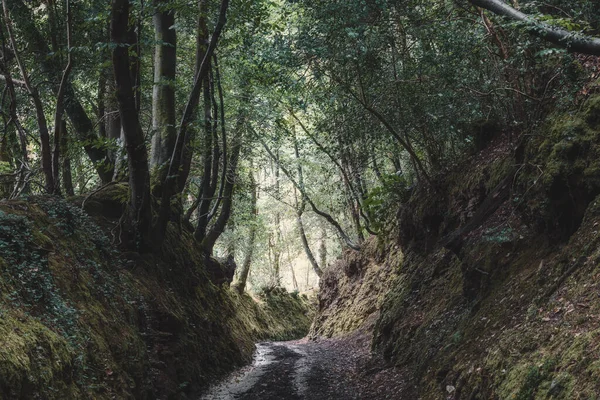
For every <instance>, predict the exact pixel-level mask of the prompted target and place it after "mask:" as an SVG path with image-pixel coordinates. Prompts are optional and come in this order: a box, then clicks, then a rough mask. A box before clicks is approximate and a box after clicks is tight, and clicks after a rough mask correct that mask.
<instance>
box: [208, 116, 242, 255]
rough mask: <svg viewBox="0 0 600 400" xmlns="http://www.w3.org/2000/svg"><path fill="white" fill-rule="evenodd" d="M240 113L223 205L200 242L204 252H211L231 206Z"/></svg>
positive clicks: (240, 122) (235, 172)
mask: <svg viewBox="0 0 600 400" xmlns="http://www.w3.org/2000/svg"><path fill="white" fill-rule="evenodd" d="M240 112H241V113H242V115H240V117H239V118H238V122H237V127H236V137H235V138H234V140H233V145H232V148H231V155H230V158H229V169H228V170H227V172H226V173H227V181H226V183H225V189H224V190H223V205H222V207H221V213H220V214H219V217H218V218H217V220H216V221H215V223H214V225H213V227H212V228H211V230H210V231H209V232H208V233H207V234H206V237H205V238H204V240H202V242H201V247H202V248H203V249H204V252H205V253H206V254H212V253H213V249H214V247H215V243H216V242H217V239H219V237H220V236H221V234H222V233H223V231H224V230H225V226H226V225H227V221H228V220H229V216H230V215H231V210H232V206H233V190H234V188H235V184H236V175H237V166H238V161H239V157H240V151H241V148H242V138H243V127H244V125H245V123H246V120H245V115H243V111H240Z"/></svg>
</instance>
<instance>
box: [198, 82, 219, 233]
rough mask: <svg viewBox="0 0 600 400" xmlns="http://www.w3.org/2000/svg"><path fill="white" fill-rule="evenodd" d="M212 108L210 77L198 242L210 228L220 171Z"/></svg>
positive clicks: (206, 90)
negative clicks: (215, 182) (215, 164)
mask: <svg viewBox="0 0 600 400" xmlns="http://www.w3.org/2000/svg"><path fill="white" fill-rule="evenodd" d="M211 111H212V107H211V95H210V86H209V82H208V76H207V77H206V78H205V80H204V143H203V145H204V172H203V174H202V186H201V190H200V195H199V196H200V205H199V206H198V226H197V228H196V232H195V237H196V240H198V241H200V242H201V241H202V240H204V237H205V236H206V228H207V227H208V212H209V210H210V205H211V202H212V201H213V196H214V195H215V191H214V190H213V187H212V185H211V183H212V174H217V173H218V171H213V139H214V138H213V132H212V123H211V120H212V114H211Z"/></svg>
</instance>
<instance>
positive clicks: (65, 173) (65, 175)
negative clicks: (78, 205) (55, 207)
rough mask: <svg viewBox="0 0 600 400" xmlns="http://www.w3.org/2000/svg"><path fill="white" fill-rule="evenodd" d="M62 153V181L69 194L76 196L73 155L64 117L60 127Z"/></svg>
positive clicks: (66, 192)
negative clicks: (70, 154) (70, 153)
mask: <svg viewBox="0 0 600 400" xmlns="http://www.w3.org/2000/svg"><path fill="white" fill-rule="evenodd" d="M60 147H61V148H60V154H61V156H62V159H63V162H62V181H63V186H64V188H65V194H66V195H67V196H75V190H74V188H73V175H72V173H71V157H70V156H69V140H68V131H67V121H65V120H64V119H63V120H62V123H61V128H60Z"/></svg>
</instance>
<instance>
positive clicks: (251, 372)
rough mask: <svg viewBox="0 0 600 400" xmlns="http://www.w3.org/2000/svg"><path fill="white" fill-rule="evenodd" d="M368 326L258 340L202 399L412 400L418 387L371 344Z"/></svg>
mask: <svg viewBox="0 0 600 400" xmlns="http://www.w3.org/2000/svg"><path fill="white" fill-rule="evenodd" d="M369 348H370V337H369V336H368V335H367V334H365V332H361V331H359V332H356V333H355V334H353V335H350V336H347V337H344V338H336V339H317V340H308V339H302V340H298V341H291V342H267V343H259V344H257V351H256V353H255V356H254V362H253V363H252V365H251V366H248V367H245V368H243V369H241V370H239V371H237V372H236V373H234V374H233V375H232V376H230V377H229V378H228V379H226V380H225V381H224V382H222V383H221V384H219V385H217V386H215V387H213V388H212V390H210V392H209V393H207V394H206V395H204V396H203V397H201V400H233V399H236V400H238V399H239V400H259V399H260V400H276V399H277V400H302V399H309V400H338V399H339V400H353V399H361V400H370V399H373V400H374V399H398V400H409V399H410V400H413V399H415V398H417V397H416V396H415V392H414V387H413V386H412V385H411V384H410V382H409V380H408V379H407V378H406V376H408V374H406V373H405V371H403V370H402V369H400V368H396V367H390V366H386V365H385V364H384V363H383V362H382V360H380V359H378V358H374V357H373V356H372V355H371V352H370V350H369Z"/></svg>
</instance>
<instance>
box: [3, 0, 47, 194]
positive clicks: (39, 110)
mask: <svg viewBox="0 0 600 400" xmlns="http://www.w3.org/2000/svg"><path fill="white" fill-rule="evenodd" d="M2 8H3V9H4V21H5V23H6V30H7V33H8V38H9V40H10V44H11V47H12V50H13V54H14V56H15V60H16V61H17V65H18V66H19V70H20V72H21V76H22V78H23V81H24V83H25V86H26V88H27V91H28V92H29V94H30V96H31V99H32V100H33V105H34V108H35V114H36V120H37V124H38V129H39V131H40V145H41V151H40V158H41V167H42V172H43V174H44V181H45V189H46V192H47V193H54V176H53V175H52V154H51V150H50V134H49V132H48V123H47V120H46V115H45V114H44V106H43V104H42V100H41V99H40V96H39V92H38V90H37V88H36V87H34V86H33V85H32V84H31V82H30V80H29V74H28V73H27V70H26V69H25V64H23V62H22V60H21V58H20V56H19V51H18V47H17V42H16V40H15V36H14V34H13V31H12V21H11V19H10V14H9V11H8V6H7V4H6V0H2Z"/></svg>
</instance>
